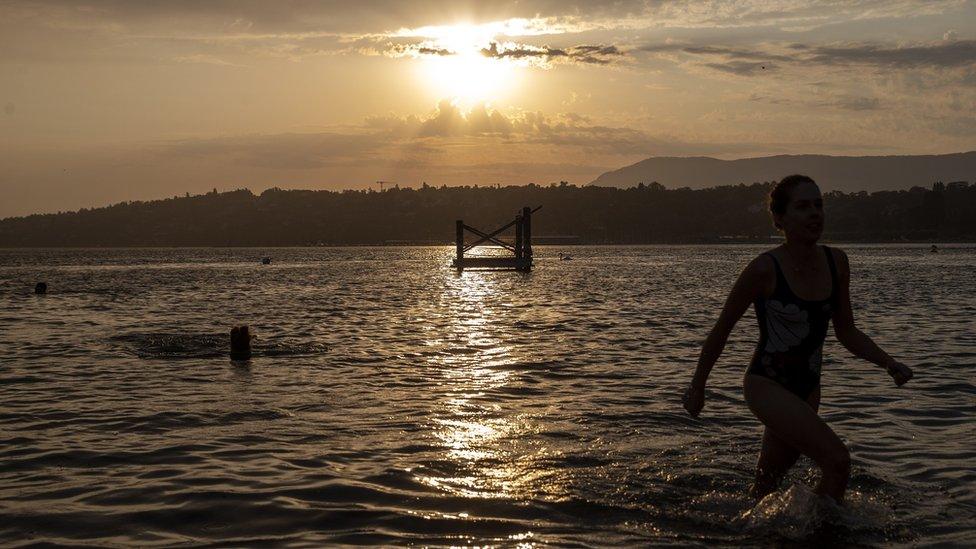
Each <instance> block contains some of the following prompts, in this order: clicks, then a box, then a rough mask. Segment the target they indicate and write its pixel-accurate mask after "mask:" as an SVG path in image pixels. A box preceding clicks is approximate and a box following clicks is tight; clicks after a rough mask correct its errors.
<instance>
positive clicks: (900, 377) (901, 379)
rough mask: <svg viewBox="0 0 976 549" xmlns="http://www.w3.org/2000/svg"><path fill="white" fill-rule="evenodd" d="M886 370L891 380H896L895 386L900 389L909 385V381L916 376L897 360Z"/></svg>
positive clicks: (889, 364)
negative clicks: (906, 384)
mask: <svg viewBox="0 0 976 549" xmlns="http://www.w3.org/2000/svg"><path fill="white" fill-rule="evenodd" d="M885 369H886V370H888V375H890V376H891V379H893V380H895V385H897V386H899V387H901V386H902V385H904V384H905V383H908V380H909V379H912V377H914V376H915V374H914V372H912V369H911V368H909V367H908V366H905V365H904V364H902V363H901V362H898V361H897V360H892V361H891V362H890V363H888V365H887V366H885Z"/></svg>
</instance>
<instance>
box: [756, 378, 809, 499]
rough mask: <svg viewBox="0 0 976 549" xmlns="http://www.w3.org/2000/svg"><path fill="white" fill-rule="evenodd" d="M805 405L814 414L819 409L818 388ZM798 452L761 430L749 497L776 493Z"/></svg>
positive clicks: (757, 497) (765, 430)
mask: <svg viewBox="0 0 976 549" xmlns="http://www.w3.org/2000/svg"><path fill="white" fill-rule="evenodd" d="M807 404H808V405H810V408H812V409H813V411H814V412H816V411H817V408H819V407H820V387H817V388H816V389H814V390H813V392H812V393H810V396H809V397H807ZM799 457H800V452H799V450H797V449H795V448H793V447H792V446H790V445H789V444H787V443H786V441H784V440H783V439H781V438H779V437H778V436H776V435H775V434H773V432H772V431H770V430H769V427H766V428H765V429H763V439H762V450H761V451H760V452H759V461H758V462H757V463H756V481H755V483H754V484H753V485H752V490H750V491H749V493H750V495H752V497H754V498H756V499H762V498H763V497H765V496H766V495H767V494H770V493H772V492H774V491H776V489H777V488H779V483H780V482H781V481H782V480H783V477H784V476H786V472H787V471H789V470H790V467H793V464H794V463H796V460H797V459H799Z"/></svg>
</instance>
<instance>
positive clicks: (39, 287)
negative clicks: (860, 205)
mask: <svg viewBox="0 0 976 549" xmlns="http://www.w3.org/2000/svg"><path fill="white" fill-rule="evenodd" d="M34 293H35V294H38V295H40V294H46V293H47V282H38V283H37V284H36V285H35V286H34Z"/></svg>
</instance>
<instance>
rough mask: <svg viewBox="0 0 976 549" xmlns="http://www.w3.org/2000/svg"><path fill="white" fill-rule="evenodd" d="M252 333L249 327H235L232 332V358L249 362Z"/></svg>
mask: <svg viewBox="0 0 976 549" xmlns="http://www.w3.org/2000/svg"><path fill="white" fill-rule="evenodd" d="M251 337H252V336H251V331H250V329H249V328H248V327H247V326H234V327H233V328H231V330H230V358H231V359H232V360H248V359H249V358H251Z"/></svg>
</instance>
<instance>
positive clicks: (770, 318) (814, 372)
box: [747, 246, 837, 400]
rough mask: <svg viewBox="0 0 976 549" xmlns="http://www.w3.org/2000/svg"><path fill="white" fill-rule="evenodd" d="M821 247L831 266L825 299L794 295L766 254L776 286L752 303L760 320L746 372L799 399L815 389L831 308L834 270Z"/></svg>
mask: <svg viewBox="0 0 976 549" xmlns="http://www.w3.org/2000/svg"><path fill="white" fill-rule="evenodd" d="M822 248H823V250H824V253H825V254H826V255H827V265H828V267H830V295H829V296H828V297H827V298H826V299H820V300H816V301H810V300H807V299H802V298H800V297H798V296H797V295H796V294H795V293H793V290H792V289H791V288H790V285H789V283H788V282H787V281H786V276H785V275H784V274H783V269H782V267H780V264H779V261H777V259H776V257H775V256H773V254H771V253H769V252H766V255H768V256H769V257H770V258H772V260H773V264H774V265H775V266H776V287H775V288H774V289H773V293H772V295H770V296H769V297H760V298H759V299H757V300H756V302H755V303H754V304H753V305H754V306H755V309H756V319H757V320H758V321H759V344H758V345H756V351H755V353H754V354H753V356H752V362H750V363H749V368H748V370H747V373H749V374H755V375H760V376H763V377H767V378H769V379H772V380H773V381H776V382H777V383H779V384H780V385H782V386H783V387H785V388H786V389H787V390H789V391H790V392H792V393H793V394H795V395H796V396H798V397H800V398H801V399H803V400H806V399H807V397H809V396H810V394H811V393H812V392H813V391H814V389H816V388H817V387H818V386H819V385H820V368H821V364H822V361H823V342H824V338H825V337H826V336H827V326H828V325H829V324H830V318H831V316H832V315H833V312H834V310H835V309H836V299H835V298H836V295H837V267H836V266H835V265H834V257H833V254H832V253H831V252H830V248H828V247H827V246H822Z"/></svg>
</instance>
